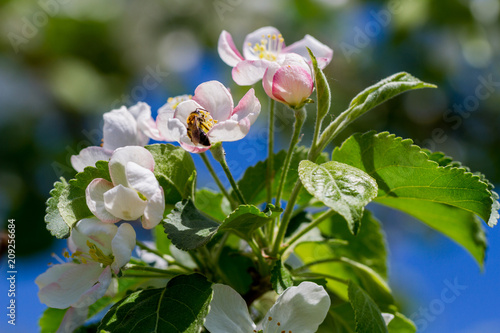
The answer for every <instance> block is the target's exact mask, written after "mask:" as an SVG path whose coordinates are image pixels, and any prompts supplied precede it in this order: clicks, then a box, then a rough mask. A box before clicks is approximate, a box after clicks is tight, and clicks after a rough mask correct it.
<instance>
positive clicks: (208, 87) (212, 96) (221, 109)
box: [193, 81, 234, 121]
mask: <svg viewBox="0 0 500 333" xmlns="http://www.w3.org/2000/svg"><path fill="white" fill-rule="evenodd" d="M193 100H194V101H196V102H198V104H200V105H201V106H202V107H203V108H204V109H205V110H207V111H208V112H210V115H211V116H212V118H214V119H215V120H217V121H224V120H226V119H228V118H229V116H230V115H231V112H233V106H234V105H233V97H232V96H231V93H230V92H229V90H227V88H226V87H224V85H223V84H222V83H220V82H219V81H208V82H204V83H202V84H200V85H199V86H198V87H196V90H195V91H194V96H193ZM193 111H194V110H193Z"/></svg>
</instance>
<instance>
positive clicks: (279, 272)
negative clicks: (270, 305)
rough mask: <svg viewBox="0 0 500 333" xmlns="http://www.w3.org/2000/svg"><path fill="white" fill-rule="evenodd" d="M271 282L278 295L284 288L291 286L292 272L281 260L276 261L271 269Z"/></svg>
mask: <svg viewBox="0 0 500 333" xmlns="http://www.w3.org/2000/svg"><path fill="white" fill-rule="evenodd" d="M271 284H272V285H273V289H274V291H276V292H277V293H278V294H280V295H281V294H282V293H283V292H284V291H285V290H286V288H289V287H292V286H293V278H292V274H291V273H290V271H289V270H288V269H287V268H286V267H285V265H284V264H283V262H282V261H281V260H278V261H276V263H275V264H274V267H273V269H272V271H271Z"/></svg>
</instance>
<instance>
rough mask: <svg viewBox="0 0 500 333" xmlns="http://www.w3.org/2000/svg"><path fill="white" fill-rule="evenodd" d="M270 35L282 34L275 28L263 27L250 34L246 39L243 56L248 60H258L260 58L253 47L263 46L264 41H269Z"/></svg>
mask: <svg viewBox="0 0 500 333" xmlns="http://www.w3.org/2000/svg"><path fill="white" fill-rule="evenodd" d="M268 35H271V36H273V35H276V36H278V35H280V32H279V30H278V29H276V28H275V27H262V28H260V29H257V30H255V31H254V32H251V33H249V34H248V35H247V36H246V38H245V43H244V44H243V55H244V56H245V59H247V60H257V59H259V57H258V56H257V55H255V54H254V52H253V47H254V46H255V44H259V45H260V44H261V41H262V39H266V40H267V39H268V37H267V36H268Z"/></svg>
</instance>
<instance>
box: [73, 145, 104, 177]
mask: <svg viewBox="0 0 500 333" xmlns="http://www.w3.org/2000/svg"><path fill="white" fill-rule="evenodd" d="M111 154H112V151H109V150H106V149H104V148H102V147H87V148H84V149H82V150H81V151H80V153H79V154H78V155H73V156H71V165H72V166H73V169H75V170H76V171H78V172H82V171H83V170H84V169H85V168H86V167H88V166H92V167H93V166H95V163H96V162H97V161H109V159H110V157H111Z"/></svg>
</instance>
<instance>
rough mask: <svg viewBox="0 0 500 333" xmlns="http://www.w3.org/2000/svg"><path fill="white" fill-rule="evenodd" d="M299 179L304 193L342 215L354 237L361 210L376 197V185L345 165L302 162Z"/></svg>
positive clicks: (361, 213)
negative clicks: (305, 191) (306, 192)
mask: <svg viewBox="0 0 500 333" xmlns="http://www.w3.org/2000/svg"><path fill="white" fill-rule="evenodd" d="M299 176H300V180H301V181H302V184H303V185H304V187H305V188H306V190H307V191H308V192H309V193H310V194H312V195H313V196H314V197H315V198H316V199H318V200H319V201H321V202H323V203H324V204H325V205H326V206H328V207H330V208H332V209H333V210H334V211H336V212H337V213H339V214H340V215H342V216H343V217H344V218H345V219H346V221H347V223H348V225H349V229H350V230H351V232H352V233H353V234H356V233H357V232H358V229H359V223H360V221H361V218H362V216H363V211H364V207H365V206H366V205H367V204H368V203H369V202H370V201H371V200H372V199H373V198H375V197H376V196H377V183H376V182H375V180H374V179H373V178H372V177H370V176H369V175H368V174H366V173H365V172H364V171H362V170H359V169H357V168H353V167H351V166H349V165H347V164H344V163H338V162H333V161H332V162H327V163H323V164H320V165H318V164H316V163H313V162H311V161H307V160H306V161H302V162H300V164H299Z"/></svg>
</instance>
